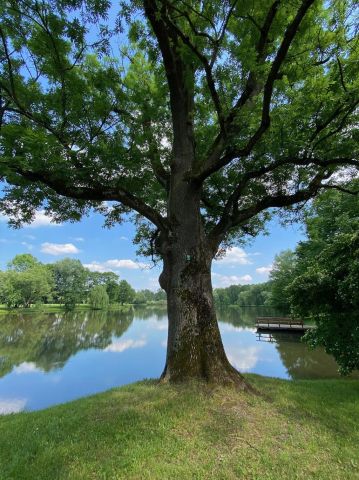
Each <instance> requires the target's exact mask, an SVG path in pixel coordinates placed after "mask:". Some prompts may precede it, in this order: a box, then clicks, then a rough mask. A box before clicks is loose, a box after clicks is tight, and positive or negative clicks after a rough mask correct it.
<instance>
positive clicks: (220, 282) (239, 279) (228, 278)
mask: <svg viewBox="0 0 359 480" xmlns="http://www.w3.org/2000/svg"><path fill="white" fill-rule="evenodd" d="M212 278H213V285H214V287H223V288H224V287H229V286H230V285H238V284H243V283H250V282H251V281H252V277H251V276H250V275H242V276H239V275H222V274H220V273H215V272H213V273H212Z"/></svg>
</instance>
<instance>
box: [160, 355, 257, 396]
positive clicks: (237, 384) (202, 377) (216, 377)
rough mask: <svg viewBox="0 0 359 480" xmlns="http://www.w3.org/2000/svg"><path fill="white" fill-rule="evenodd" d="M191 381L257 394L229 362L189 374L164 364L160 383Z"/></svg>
mask: <svg viewBox="0 0 359 480" xmlns="http://www.w3.org/2000/svg"><path fill="white" fill-rule="evenodd" d="M193 381H197V382H203V383H206V384H207V385H211V386H219V387H220V386H223V387H234V388H235V389H237V390H240V391H243V392H250V393H254V394H258V392H257V390H256V389H255V388H254V387H252V386H251V385H250V384H249V383H248V382H247V380H246V379H245V378H244V377H243V376H242V375H241V374H240V373H239V372H238V370H236V369H235V368H234V367H232V365H230V363H229V362H228V365H226V366H224V365H223V364H222V365H218V367H217V368H216V369H213V368H212V369H210V370H207V371H202V372H200V373H199V372H198V373H197V374H190V372H188V371H187V372H185V371H183V370H182V369H181V371H178V370H173V369H172V370H171V369H169V368H168V367H167V365H166V367H165V369H164V371H163V373H162V375H161V377H160V383H162V384H184V383H191V382H193Z"/></svg>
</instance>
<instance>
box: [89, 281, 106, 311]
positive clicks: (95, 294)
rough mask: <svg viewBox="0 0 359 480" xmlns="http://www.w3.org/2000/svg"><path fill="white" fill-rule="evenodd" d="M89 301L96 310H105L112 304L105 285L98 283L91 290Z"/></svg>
mask: <svg viewBox="0 0 359 480" xmlns="http://www.w3.org/2000/svg"><path fill="white" fill-rule="evenodd" d="M89 303H90V305H91V307H92V308H93V309H95V310H105V309H106V308H108V306H109V304H110V300H109V296H108V294H107V291H106V287H105V286H104V285H96V286H95V287H93V289H92V290H91V291H90V295H89Z"/></svg>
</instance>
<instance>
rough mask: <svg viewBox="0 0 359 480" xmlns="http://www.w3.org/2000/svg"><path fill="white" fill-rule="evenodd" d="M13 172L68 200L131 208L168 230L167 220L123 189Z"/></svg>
mask: <svg viewBox="0 0 359 480" xmlns="http://www.w3.org/2000/svg"><path fill="white" fill-rule="evenodd" d="M13 170H14V171H15V172H16V173H18V174H19V175H21V176H22V177H23V178H25V179H27V180H30V181H31V182H40V183H42V184H44V185H46V186H48V187H50V188H51V189H52V190H54V191H55V192H56V193H57V194H59V195H62V196H64V197H67V198H72V199H76V200H88V201H117V202H120V203H122V204H123V205H125V206H126V207H129V208H131V209H132V210H135V211H136V212H138V213H139V214H140V215H142V216H144V217H146V218H147V219H148V220H150V221H151V222H152V223H153V224H154V225H156V227H157V228H158V229H159V230H161V231H166V230H167V220H166V219H165V218H164V217H162V215H160V214H159V213H158V212H157V211H156V210H154V209H153V208H152V207H150V206H149V205H147V204H146V203H145V202H143V200H141V199H140V198H138V197H136V196H134V195H132V193H130V192H128V191H127V190H126V189H124V188H123V187H120V186H116V187H104V186H103V185H100V184H99V185H96V186H95V187H82V186H74V185H73V184H71V185H69V184H66V182H65V179H64V177H60V178H56V176H55V175H54V174H52V173H48V172H31V171H28V170H25V169H22V168H21V167H14V168H13Z"/></svg>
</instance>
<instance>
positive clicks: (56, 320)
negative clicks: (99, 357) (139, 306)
mask: <svg viewBox="0 0 359 480" xmlns="http://www.w3.org/2000/svg"><path fill="white" fill-rule="evenodd" d="M133 318H134V313H133V310H132V309H131V310H129V311H128V312H124V313H123V312H121V315H120V316H119V314H118V312H101V311H90V312H77V313H72V314H70V313H68V314H63V313H54V314H44V313H38V314H35V315H29V314H22V315H21V314H19V315H6V316H3V317H0V376H4V375H5V374H6V373H8V372H10V371H11V370H12V369H13V368H14V366H17V367H16V368H15V369H14V373H31V372H35V371H39V370H42V371H44V372H49V371H50V370H53V369H56V368H62V367H63V366H64V365H65V363H66V362H67V361H68V359H69V358H70V357H71V356H73V355H75V354H76V353H77V352H79V351H81V350H87V349H89V348H97V349H104V348H106V347H107V346H108V345H109V344H110V343H111V342H112V337H113V336H116V337H121V336H122V335H123V334H124V332H125V331H126V330H127V329H128V328H129V326H130V325H131V323H132V321H133Z"/></svg>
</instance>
